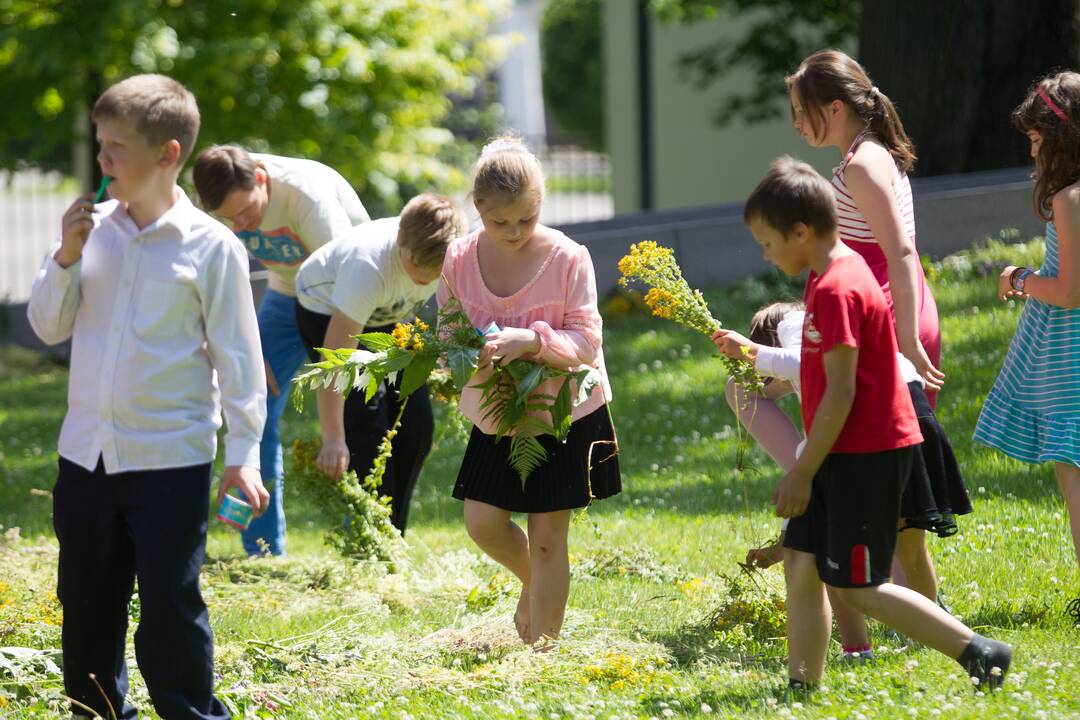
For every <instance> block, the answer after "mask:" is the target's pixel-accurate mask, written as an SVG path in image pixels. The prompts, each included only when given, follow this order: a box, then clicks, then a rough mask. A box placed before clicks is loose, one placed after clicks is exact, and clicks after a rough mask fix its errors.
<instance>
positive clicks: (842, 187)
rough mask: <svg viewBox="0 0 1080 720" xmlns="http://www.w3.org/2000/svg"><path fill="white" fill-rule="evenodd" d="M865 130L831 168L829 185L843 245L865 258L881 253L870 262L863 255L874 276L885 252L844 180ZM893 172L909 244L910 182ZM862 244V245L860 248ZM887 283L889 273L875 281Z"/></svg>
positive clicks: (912, 218)
mask: <svg viewBox="0 0 1080 720" xmlns="http://www.w3.org/2000/svg"><path fill="white" fill-rule="evenodd" d="M866 135H867V133H866V132H865V131H864V132H861V133H859V134H858V135H857V136H856V137H855V140H854V141H852V143H851V147H850V148H848V151H847V154H845V155H844V160H843V162H841V163H840V166H839V167H837V168H835V169H834V170H833V175H832V186H833V192H834V194H835V195H836V214H837V218H836V219H837V228H838V229H839V231H840V239H841V240H843V241H844V243H845V244H846V245H848V246H849V247H851V248H852V249H853V250H855V251H856V252H858V253H859V254H860V255H863V256H864V257H866V256H867V255H868V254H869V255H871V256H872V257H875V258H876V256H877V255H880V261H878V262H871V258H870V257H866V261H867V263H869V265H870V269H871V270H874V274H875V277H876V276H877V272H878V271H877V268H876V267H875V266H876V265H878V264H884V263H885V253H884V252H882V251H881V247H880V246H879V245H878V243H877V240H876V239H875V238H874V232H873V231H872V230H871V229H870V223H868V222H866V218H864V217H863V214H862V213H861V212H859V208H858V207H856V205H855V200H854V199H853V198H852V197H851V191H850V190H848V186H847V183H846V182H844V171H845V170H847V166H848V163H850V162H851V158H853V157H855V151H856V150H857V149H858V148H859V144H860V143H862V141H863V140H865V139H866ZM893 172H894V173H895V177H894V179H893V195H894V196H895V197H896V206H897V207H898V208H900V217H901V219H902V220H903V222H904V232H905V233H906V234H907V236H908V239H909V240H911V244H912V245H914V244H915V204H914V202H913V201H912V199H911V181H910V180H908V176H907V175H906V174H904V173H902V172H900V169H899V168H897V167H896V165H893ZM860 245H862V247H860ZM866 245H873V246H874V248H875V249H876V251H877V252H876V253H875V252H873V251H872V250H870V249H869V248H867V247H865V246H866ZM887 282H888V276H887V275H886V277H885V278H881V277H878V284H879V285H884V284H885V283H887Z"/></svg>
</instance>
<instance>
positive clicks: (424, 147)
mask: <svg viewBox="0 0 1080 720" xmlns="http://www.w3.org/2000/svg"><path fill="white" fill-rule="evenodd" d="M505 8H506V1H505V0H227V1H226V0H0V97H3V98H4V100H5V105H6V107H5V111H4V122H3V130H4V140H3V142H2V143H0V167H9V168H10V167H12V166H13V165H14V164H15V162H16V161H19V160H26V161H30V162H33V163H37V164H43V165H46V166H51V167H61V168H63V167H64V164H65V161H66V159H67V157H68V155H69V153H68V148H69V144H70V142H71V140H72V134H73V127H74V119H75V117H76V114H77V113H82V112H86V111H87V108H88V107H89V106H91V105H92V103H93V99H94V98H95V97H96V96H97V95H98V93H100V91H101V90H102V89H103V88H104V87H107V86H108V85H109V84H111V83H113V82H115V81H117V80H120V79H122V78H124V77H126V76H128V75H131V74H135V73H140V72H161V73H166V74H168V75H170V76H172V77H174V78H176V79H177V80H180V81H181V82H183V83H184V84H185V85H186V86H187V87H188V88H190V89H191V90H192V91H193V92H194V93H195V94H196V96H197V97H198V99H199V106H200V109H201V111H202V131H201V132H200V136H199V145H200V147H202V146H205V145H208V144H210V143H223V142H236V143H241V144H243V145H245V146H247V147H248V148H250V149H253V150H260V151H271V152H276V153H279V154H283V155H294V156H301V157H308V158H312V159H317V160H320V161H322V162H325V163H327V164H329V165H332V166H333V167H335V168H337V169H338V170H339V171H340V172H341V173H342V174H343V175H345V177H346V178H348V179H349V180H350V181H351V182H352V183H353V184H354V185H355V186H356V188H357V190H358V191H359V192H361V194H362V195H363V196H364V197H365V199H370V200H377V201H381V202H382V203H384V204H386V205H389V206H394V205H397V204H398V203H399V202H400V200H401V196H402V195H403V194H405V191H407V190H411V189H412V188H424V189H428V188H437V189H442V190H446V189H450V188H453V187H455V186H458V185H460V184H461V183H462V182H463V180H464V178H463V177H462V174H461V171H460V170H459V169H458V168H456V167H455V166H454V165H452V164H450V163H448V162H446V160H447V158H451V157H455V156H456V155H458V156H459V155H460V151H459V149H457V148H456V141H455V139H454V137H453V135H452V134H451V133H450V132H449V131H448V130H446V129H445V128H444V127H442V124H443V121H444V119H445V118H446V117H447V115H448V113H449V112H450V110H451V107H452V98H453V97H468V96H470V95H471V94H472V93H473V92H474V90H475V89H476V87H477V86H478V84H479V83H480V82H482V79H483V77H484V76H485V75H486V74H487V73H488V72H489V70H490V69H491V67H492V66H493V65H494V63H495V61H496V60H497V58H498V57H499V56H500V54H501V52H502V49H503V48H502V46H503V44H504V40H503V39H502V38H499V37H492V36H490V35H489V32H488V31H489V28H490V27H491V25H492V23H494V22H495V21H496V20H498V18H499V17H500V15H501V14H502V13H503V12H504V10H505Z"/></svg>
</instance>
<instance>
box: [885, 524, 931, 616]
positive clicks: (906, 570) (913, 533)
mask: <svg viewBox="0 0 1080 720" xmlns="http://www.w3.org/2000/svg"><path fill="white" fill-rule="evenodd" d="M901 522H903V521H901ZM897 564H899V565H900V567H901V568H902V569H903V577H902V578H901V577H897V573H896V572H895V566H896V565H897ZM893 567H894V573H893V576H894V577H893V580H894V582H896V583H897V584H898V585H903V586H904V587H907V588H910V589H912V590H914V591H915V592H917V593H920V594H922V595H924V596H925V597H928V598H930V599H931V600H933V601H934V602H937V575H936V574H935V572H934V561H933V559H932V558H931V557H930V548H928V547H926V531H925V530H920V529H918V528H908V529H907V530H904V531H903V532H902V533H900V534H899V535H898V536H897V538H896V551H895V553H894V557H893ZM901 580H902V582H901Z"/></svg>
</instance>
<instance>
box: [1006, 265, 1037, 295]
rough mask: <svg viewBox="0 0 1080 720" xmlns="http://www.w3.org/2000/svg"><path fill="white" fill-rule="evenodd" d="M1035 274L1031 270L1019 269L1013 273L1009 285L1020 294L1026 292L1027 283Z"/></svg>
mask: <svg viewBox="0 0 1080 720" xmlns="http://www.w3.org/2000/svg"><path fill="white" fill-rule="evenodd" d="M1034 273H1035V271H1034V270H1032V269H1031V268H1026V267H1019V268H1016V270H1014V271H1013V273H1012V275H1010V276H1009V285H1010V286H1011V287H1012V289H1013V290H1015V291H1016V292H1018V293H1023V292H1024V286H1025V285H1026V283H1027V279H1028V276H1030V275H1033V274H1034Z"/></svg>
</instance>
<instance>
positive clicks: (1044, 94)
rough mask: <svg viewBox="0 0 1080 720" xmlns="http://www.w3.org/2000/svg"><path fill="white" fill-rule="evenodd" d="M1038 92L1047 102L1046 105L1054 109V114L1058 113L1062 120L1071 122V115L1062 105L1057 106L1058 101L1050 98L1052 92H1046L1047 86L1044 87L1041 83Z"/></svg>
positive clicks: (1066, 122)
mask: <svg viewBox="0 0 1080 720" xmlns="http://www.w3.org/2000/svg"><path fill="white" fill-rule="evenodd" d="M1038 93H1039V97H1041V98H1042V100H1043V102H1044V103H1046V107H1048V108H1050V109H1051V110H1053V111H1054V114H1055V115H1057V116H1058V118H1060V119H1061V122H1063V123H1065V124H1068V123H1069V116H1068V115H1066V114H1065V111H1064V110H1062V109H1061V108H1060V107H1058V106H1057V103H1055V102H1054V101H1053V100H1051V99H1050V93H1048V92H1046V88H1044V87H1043V86H1042V85H1040V86H1039V87H1038Z"/></svg>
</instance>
